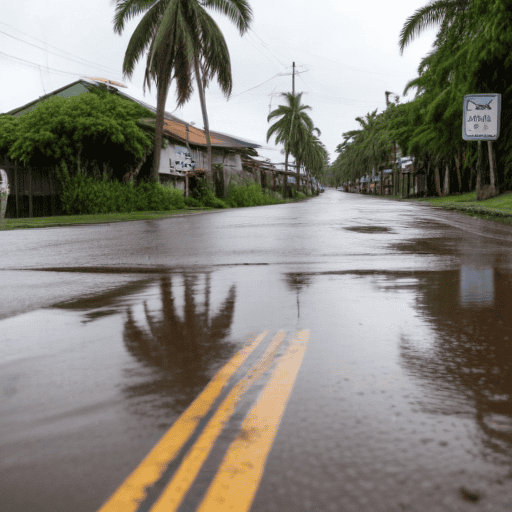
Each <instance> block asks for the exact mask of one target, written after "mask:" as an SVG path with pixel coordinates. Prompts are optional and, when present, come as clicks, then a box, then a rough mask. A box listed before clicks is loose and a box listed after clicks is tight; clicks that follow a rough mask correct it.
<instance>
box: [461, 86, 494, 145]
mask: <svg viewBox="0 0 512 512" xmlns="http://www.w3.org/2000/svg"><path fill="white" fill-rule="evenodd" d="M462 110H463V118H462V138H463V139H464V140H496V139H497V138H498V136H499V134H500V112H501V94H468V95H467V96H464V106H463V109H462Z"/></svg>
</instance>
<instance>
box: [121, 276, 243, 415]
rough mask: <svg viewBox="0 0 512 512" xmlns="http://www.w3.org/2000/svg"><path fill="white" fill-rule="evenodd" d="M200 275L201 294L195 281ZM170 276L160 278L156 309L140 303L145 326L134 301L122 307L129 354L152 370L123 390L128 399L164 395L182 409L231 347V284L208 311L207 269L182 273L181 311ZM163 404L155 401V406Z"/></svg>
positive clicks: (173, 405) (231, 349)
mask: <svg viewBox="0 0 512 512" xmlns="http://www.w3.org/2000/svg"><path fill="white" fill-rule="evenodd" d="M203 277H204V281H205V282H204V291H203V293H202V296H201V294H200V293H198V291H199V288H200V287H199V284H200V283H199V281H200V280H201V278H203ZM173 279H175V276H172V277H171V276H170V275H168V276H163V277H162V278H161V280H160V282H159V289H160V290H159V291H160V300H161V308H160V311H156V312H155V311H151V310H150V309H149V307H148V303H147V301H145V302H144V320H145V323H146V326H143V325H142V322H139V321H137V319H136V316H135V314H134V307H133V306H129V307H128V308H127V309H126V322H125V324H124V331H123V339H124V343H125V345H126V348H127V350H128V351H129V353H130V354H131V355H132V356H133V357H134V358H135V359H136V360H137V361H139V362H140V363H142V364H143V365H144V366H145V367H147V368H149V369H150V370H151V378H150V379H148V380H147V381H143V382H137V383H135V384H130V385H129V386H128V387H127V388H126V389H125V392H126V393H127V394H128V395H129V398H132V397H135V396H149V395H155V394H157V395H158V396H159V398H161V397H165V399H166V400H165V401H166V402H167V404H169V400H170V402H171V403H172V407H173V408H178V409H183V408H185V407H186V406H187V405H188V404H189V403H190V402H191V400H192V399H193V398H195V396H196V395H197V394H198V393H199V391H200V390H201V389H203V388H204V387H205V386H206V385H207V384H208V382H209V380H210V379H211V376H212V374H213V371H212V369H214V368H216V367H217V365H219V363H221V362H223V361H225V360H226V359H228V358H229V357H230V356H231V355H232V353H233V352H234V350H235V348H236V347H235V346H234V345H233V344H232V343H231V342H230V341H228V335H229V332H230V327H231V324H232V322H233V314H234V311H235V301H236V286H235V285H232V286H231V287H230V289H229V291H228V293H227V296H226V297H225V299H224V301H223V302H222V303H221V305H220V307H219V309H218V312H217V313H216V314H213V313H212V310H213V307H212V303H211V300H210V296H211V274H210V273H206V274H204V275H203V276H199V275H197V274H196V275H185V276H183V287H182V291H183V298H184V305H183V313H182V315H180V314H179V309H181V308H179V307H178V301H177V300H176V297H175V294H174V291H173V288H174V287H173V286H172V280H173ZM178 289H179V288H178ZM201 305H202V307H201ZM165 405H166V404H165V403H162V402H159V403H158V404H156V406H157V407H158V408H159V409H160V408H161V407H162V406H164V407H165Z"/></svg>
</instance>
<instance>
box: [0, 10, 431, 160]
mask: <svg viewBox="0 0 512 512" xmlns="http://www.w3.org/2000/svg"><path fill="white" fill-rule="evenodd" d="M427 3H428V0H391V1H388V2H382V1H381V0H354V1H343V0H317V1H316V2H307V3H306V2H305V1H299V2H297V1H296V0H295V1H292V0H279V1H276V0H258V1H253V2H252V9H253V14H254V21H253V23H252V29H251V31H249V32H248V33H247V34H246V35H244V36H243V37H240V35H239V33H238V32H237V30H236V29H235V28H234V26H231V24H230V23H229V22H228V21H227V20H225V19H223V18H222V17H221V16H220V15H214V18H215V19H216V20H217V21H218V23H219V26H220V27H221V29H222V31H223V33H224V36H225V38H226V41H227V44H228V47H229V50H230V55H231V66H232V71H233V82H234V87H233V93H232V95H231V98H230V99H229V101H228V100H226V98H225V97H224V96H223V95H222V93H221V92H220V90H219V89H218V87H217V86H216V85H214V84H212V85H211V86H210V88H209V89H208V91H207V93H206V102H207V108H208V114H209V119H210V128H211V129H212V130H217V131H220V132H224V133H228V134H231V135H234V136H238V137H241V138H245V139H248V140H251V141H253V142H257V143H259V144H261V145H262V146H264V148H263V149H261V150H259V153H260V154H261V155H262V156H265V157H268V158H271V160H272V161H273V162H282V161H283V160H284V157H283V156H282V155H281V153H280V149H281V148H279V147H278V146H276V145H275V144H274V143H273V141H272V140H271V141H270V142H269V143H267V142H266V132H267V129H268V127H269V124H268V123H267V116H268V114H269V110H270V109H274V108H276V107H277V106H278V104H279V102H280V98H279V94H280V93H281V92H290V91H291V88H292V76H291V73H292V62H293V61H295V64H296V70H297V72H298V74H297V75H296V77H295V90H296V91H297V92H303V93H304V94H303V102H304V103H305V104H307V105H309V106H311V111H310V112H309V114H310V116H311V118H312V119H313V122H314V123H315V126H317V127H318V128H319V129H320V130H321V137H320V139H321V140H322V142H323V143H324V144H325V146H326V147H327V149H328V151H329V153H330V156H331V161H332V160H334V159H335V158H336V156H337V154H336V153H335V149H336V146H337V145H338V144H339V143H340V142H342V133H344V132H346V131H349V130H352V129H354V128H357V127H358V123H357V122H356V121H355V118H356V117H358V116H363V117H364V116H365V114H366V113H368V112H371V111H373V110H375V109H376V108H378V109H379V112H380V111H382V110H384V108H385V96H384V92H385V91H392V92H394V93H396V94H398V95H400V96H401V101H410V100H411V99H412V98H413V95H414V92H409V94H408V96H406V97H402V93H403V90H404V87H405V85H406V83H407V82H408V81H409V80H411V79H412V78H415V77H416V76H417V67H418V64H419V62H420V60H421V58H422V57H424V56H425V55H426V54H427V53H428V51H429V50H430V48H431V45H432V42H433V39H434V34H435V31H434V30H431V31H428V32H426V33H425V34H424V35H422V36H421V37H419V38H417V39H416V40H415V41H414V42H413V43H412V44H411V45H410V46H409V47H408V48H407V49H406V50H405V52H404V55H403V56H400V53H399V51H398V37H399V34H400V30H401V28H402V26H403V24H404V22H405V20H406V19H407V17H408V16H410V15H411V14H412V13H413V12H414V11H415V10H416V9H417V8H419V7H422V6H423V5H425V4H427ZM84 6H86V9H84ZM113 16H114V5H113V4H112V3H111V2H110V0H88V1H87V2H85V3H84V2H73V1H71V2H70V1H69V0H45V1H44V2H40V1H39V0H16V2H13V1H11V2H2V4H1V6H0V112H7V111H9V110H11V109H13V108H15V107H18V106H21V105H24V104H25V103H28V102H30V101H32V100H34V99H36V98H38V97H39V96H42V95H43V94H46V93H49V92H51V91H53V90H55V89H58V88H60V87H62V86H65V85H66V84H68V83H71V82H73V81H75V80H77V79H78V78H80V76H92V77H97V76H100V77H105V78H110V79H113V80H118V81H121V82H124V83H126V84H127V85H129V90H128V93H129V94H131V95H132V96H136V97H138V98H139V99H143V100H145V101H146V102H148V103H150V104H152V105H154V106H156V94H155V93H154V90H153V89H152V94H150V93H148V92H146V96H145V97H144V96H143V93H142V83H143V74H144V63H145V59H144V60H142V61H141V62H140V64H139V65H138V67H137V69H136V71H135V73H134V76H133V77H132V80H131V82H129V81H127V80H124V78H123V75H122V62H123V57H124V52H125V49H126V46H127V44H128V41H129V39H130V36H131V34H132V32H133V30H134V29H135V27H136V25H137V23H138V21H139V20H140V18H137V19H136V20H134V21H132V22H131V23H130V24H128V25H127V26H126V28H125V31H124V33H123V35H121V36H119V35H116V34H114V31H113V29H112V19H113ZM166 110H167V111H168V112H172V113H173V114H174V115H176V116H178V117H180V118H181V119H183V120H185V121H187V122H194V123H195V124H196V126H198V127H199V128H202V127H203V122H202V116H201V110H200V105H199V99H198V96H197V95H196V94H194V96H193V97H192V99H191V100H190V102H189V103H188V104H187V105H185V106H184V107H183V108H181V109H178V110H176V105H175V97H174V91H173V88H171V90H170V92H169V96H168V99H167V105H166Z"/></svg>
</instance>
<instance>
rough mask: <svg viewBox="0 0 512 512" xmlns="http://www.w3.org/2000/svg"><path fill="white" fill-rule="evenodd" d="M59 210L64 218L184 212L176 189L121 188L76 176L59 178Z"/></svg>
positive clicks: (145, 185)
mask: <svg viewBox="0 0 512 512" xmlns="http://www.w3.org/2000/svg"><path fill="white" fill-rule="evenodd" d="M60 198H61V201H62V209H63V211H64V213H66V214H68V215H76V214H96V213H124V212H138V211H141V212H143V211H169V210H176V209H184V208H185V207H186V205H185V199H184V197H183V192H182V191H181V190H179V189H174V188H167V187H164V186H162V185H160V184H159V183H144V182H143V183H140V184H138V185H132V184H131V183H128V184H122V183H120V182H118V181H109V180H107V179H102V180H95V179H94V178H91V177H90V176H85V175H83V174H78V175H76V176H74V177H73V178H69V177H65V178H63V191H62V193H61V196H60Z"/></svg>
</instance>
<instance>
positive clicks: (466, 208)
mask: <svg viewBox="0 0 512 512" xmlns="http://www.w3.org/2000/svg"><path fill="white" fill-rule="evenodd" d="M377 197H380V196H377ZM384 197H386V198H389V199H396V200H399V201H410V202H415V203H423V204H428V205H430V206H437V207H439V208H444V209H445V210H453V211H458V212H461V213H464V214H466V215H469V216H471V217H478V218H481V219H491V220H496V221H499V222H502V223H505V224H512V191H507V192H504V193H503V194H501V195H499V196H497V197H492V198H491V199H486V200H484V201H477V200H476V197H475V192H474V191H473V192H466V193H465V194H459V195H451V196H444V197H418V198H408V199H401V198H400V197H399V196H384Z"/></svg>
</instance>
